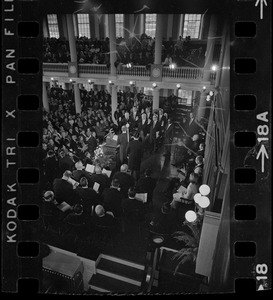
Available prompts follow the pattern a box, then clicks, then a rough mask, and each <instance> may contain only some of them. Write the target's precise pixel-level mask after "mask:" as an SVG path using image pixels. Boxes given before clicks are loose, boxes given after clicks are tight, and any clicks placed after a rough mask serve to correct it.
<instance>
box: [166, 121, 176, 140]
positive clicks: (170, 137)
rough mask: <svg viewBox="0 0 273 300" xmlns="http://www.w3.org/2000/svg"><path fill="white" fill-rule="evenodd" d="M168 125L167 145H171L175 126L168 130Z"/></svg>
mask: <svg viewBox="0 0 273 300" xmlns="http://www.w3.org/2000/svg"><path fill="white" fill-rule="evenodd" d="M167 127H168V125H166V127H165V143H171V142H172V140H173V135H174V125H173V124H171V125H170V126H169V128H168V129H167Z"/></svg>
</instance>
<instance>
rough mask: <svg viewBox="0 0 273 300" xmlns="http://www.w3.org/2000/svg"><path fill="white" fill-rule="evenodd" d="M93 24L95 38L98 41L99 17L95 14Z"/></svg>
mask: <svg viewBox="0 0 273 300" xmlns="http://www.w3.org/2000/svg"><path fill="white" fill-rule="evenodd" d="M94 23H95V37H96V38H97V39H98V40H99V39H100V26H99V25H100V24H99V17H98V16H97V15H96V14H95V15H94Z"/></svg>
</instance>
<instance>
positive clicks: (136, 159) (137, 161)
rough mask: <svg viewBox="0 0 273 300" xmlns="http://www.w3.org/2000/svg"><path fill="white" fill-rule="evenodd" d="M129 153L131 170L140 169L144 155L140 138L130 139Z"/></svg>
mask: <svg viewBox="0 0 273 300" xmlns="http://www.w3.org/2000/svg"><path fill="white" fill-rule="evenodd" d="M127 155H128V156H129V162H128V167H129V169H130V170H131V171H139V170H140V165H141V158H142V155H143V146H142V143H141V142H140V141H138V140H133V141H130V142H129V144H128V147H127Z"/></svg>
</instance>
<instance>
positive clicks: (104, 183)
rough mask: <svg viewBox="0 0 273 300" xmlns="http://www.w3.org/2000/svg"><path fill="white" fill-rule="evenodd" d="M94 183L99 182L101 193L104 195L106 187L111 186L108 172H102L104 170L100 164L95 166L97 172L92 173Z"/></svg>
mask: <svg viewBox="0 0 273 300" xmlns="http://www.w3.org/2000/svg"><path fill="white" fill-rule="evenodd" d="M90 177H91V180H92V182H93V184H94V183H95V182H97V183H98V184H99V185H100V187H99V191H98V192H99V195H102V192H103V191H104V189H105V188H108V187H110V179H109V178H108V176H107V175H106V174H102V170H101V167H100V166H96V167H95V174H92V175H90Z"/></svg>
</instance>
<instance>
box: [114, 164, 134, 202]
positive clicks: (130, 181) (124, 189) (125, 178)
mask: <svg viewBox="0 0 273 300" xmlns="http://www.w3.org/2000/svg"><path fill="white" fill-rule="evenodd" d="M127 172H128V165H126V164H123V165H122V166H121V167H120V172H116V173H115V174H114V176H113V180H114V179H117V180H118V181H119V184H120V191H121V193H122V195H123V198H125V197H127V195H128V190H129V188H130V187H131V186H134V184H135V179H134V177H133V176H131V175H130V174H128V173H127Z"/></svg>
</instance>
